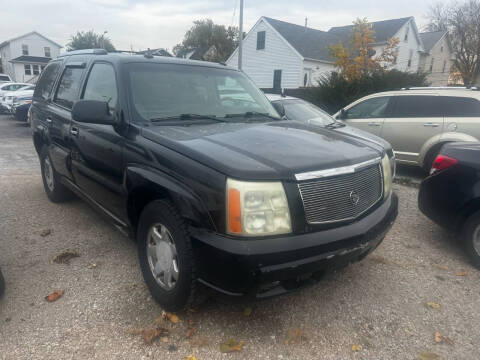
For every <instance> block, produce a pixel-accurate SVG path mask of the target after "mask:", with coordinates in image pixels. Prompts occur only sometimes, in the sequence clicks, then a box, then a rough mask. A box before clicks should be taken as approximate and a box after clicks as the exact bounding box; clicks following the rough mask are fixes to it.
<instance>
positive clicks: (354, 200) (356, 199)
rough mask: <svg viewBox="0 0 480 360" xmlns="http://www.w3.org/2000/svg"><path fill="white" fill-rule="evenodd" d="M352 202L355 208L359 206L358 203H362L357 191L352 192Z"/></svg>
mask: <svg viewBox="0 0 480 360" xmlns="http://www.w3.org/2000/svg"><path fill="white" fill-rule="evenodd" d="M350 201H351V202H352V204H353V205H355V206H357V204H358V202H359V201H360V195H358V193H357V192H356V191H355V190H353V191H350Z"/></svg>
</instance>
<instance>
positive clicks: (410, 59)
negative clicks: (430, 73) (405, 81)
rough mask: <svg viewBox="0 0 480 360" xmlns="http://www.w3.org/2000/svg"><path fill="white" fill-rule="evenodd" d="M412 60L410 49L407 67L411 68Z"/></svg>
mask: <svg viewBox="0 0 480 360" xmlns="http://www.w3.org/2000/svg"><path fill="white" fill-rule="evenodd" d="M412 58H413V50H412V49H410V52H409V54H408V63H407V66H408V67H411V66H412Z"/></svg>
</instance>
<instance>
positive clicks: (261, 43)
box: [257, 31, 265, 50]
mask: <svg viewBox="0 0 480 360" xmlns="http://www.w3.org/2000/svg"><path fill="white" fill-rule="evenodd" d="M262 49H265V31H259V32H257V50H262Z"/></svg>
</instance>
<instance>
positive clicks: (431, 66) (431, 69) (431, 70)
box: [430, 58, 435, 72]
mask: <svg viewBox="0 0 480 360" xmlns="http://www.w3.org/2000/svg"><path fill="white" fill-rule="evenodd" d="M434 61H435V59H434V58H432V60H431V61H430V72H433V62H434Z"/></svg>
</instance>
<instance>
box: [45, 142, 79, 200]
mask: <svg viewBox="0 0 480 360" xmlns="http://www.w3.org/2000/svg"><path fill="white" fill-rule="evenodd" d="M40 168H41V171H42V180H43V187H44V188H45V192H46V193H47V196H48V198H49V199H50V201H52V202H54V203H60V202H64V201H67V200H70V199H71V198H72V197H73V193H72V192H71V191H70V190H68V189H67V188H66V187H65V185H63V184H62V183H61V182H60V176H59V175H58V174H57V172H56V171H55V169H54V168H53V165H52V159H51V158H50V155H49V154H48V149H47V147H46V146H44V147H43V148H42V150H41V151H40Z"/></svg>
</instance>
